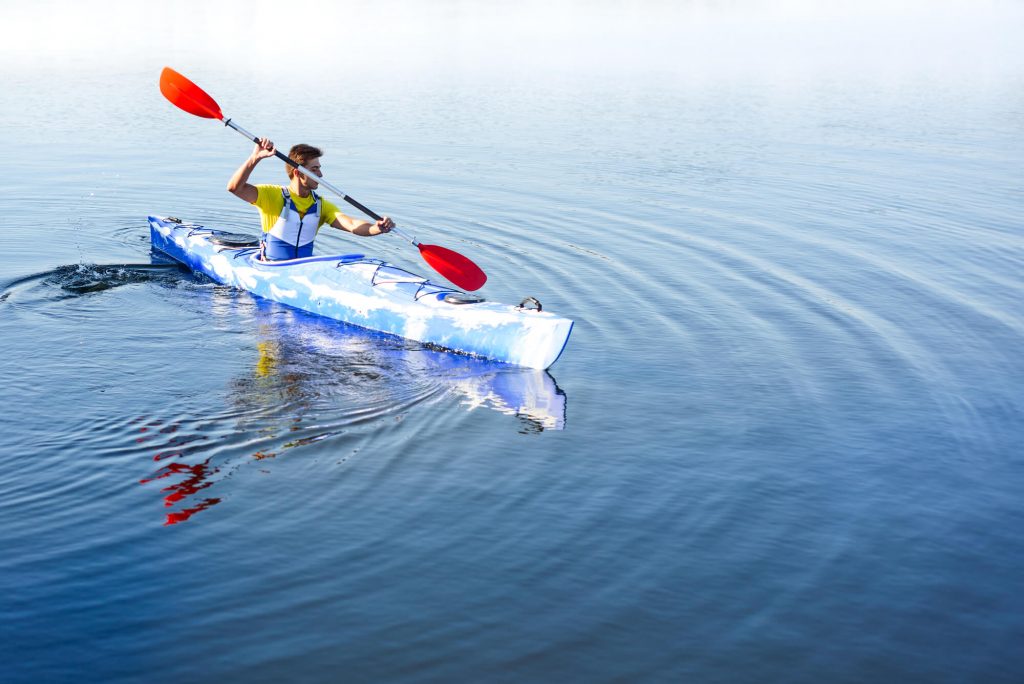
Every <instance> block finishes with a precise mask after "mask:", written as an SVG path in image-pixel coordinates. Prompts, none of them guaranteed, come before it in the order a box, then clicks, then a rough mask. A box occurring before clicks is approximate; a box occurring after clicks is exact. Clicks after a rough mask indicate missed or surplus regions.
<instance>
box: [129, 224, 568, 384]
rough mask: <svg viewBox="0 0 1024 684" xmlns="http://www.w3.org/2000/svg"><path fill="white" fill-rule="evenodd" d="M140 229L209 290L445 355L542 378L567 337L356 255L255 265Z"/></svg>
mask: <svg viewBox="0 0 1024 684" xmlns="http://www.w3.org/2000/svg"><path fill="white" fill-rule="evenodd" d="M149 225H150V239H151V241H152V245H153V249H155V250H157V251H159V252H162V253H163V254H165V255H167V256H169V257H171V258H172V259H174V260H175V261H178V262H180V263H181V264H183V265H185V266H187V267H188V268H189V269H191V270H192V271H195V272H197V273H202V274H204V275H206V276H208V277H210V278H211V279H213V280H214V281H216V282H218V283H221V284H224V285H230V286H233V287H236V288H239V289H242V290H247V291H248V292H251V293H253V294H255V295H257V296H259V297H263V298H266V299H271V300H273V301H276V302H280V303H282V304H287V305H288V306H292V307H295V308H297V309H301V310H303V311H308V312H310V313H314V314H318V315H320V316H325V317H327V318H332V319H334V320H338V321H343V322H345V323H349V324H351V325H357V326H360V327H363V328H367V329H369V330H376V331H379V332H383V333H388V334H391V335H397V336H399V337H404V338H406V339H410V340H415V341H418V342H423V343H426V344H431V345H436V346H438V347H442V348H444V349H447V350H450V351H455V352H461V353H465V354H473V355H475V356H481V357H484V358H488V359H493V360H495V361H501V362H504V363H510V364H513V365H516V366H523V367H526V368H537V369H544V368H548V367H549V366H551V365H552V364H553V363H554V362H555V361H556V360H557V359H558V357H559V356H560V355H561V353H562V350H563V349H564V348H565V345H566V343H567V342H568V340H569V335H570V333H571V332H572V327H573V322H572V321H571V320H569V319H567V318H562V317H560V316H556V315H554V314H552V313H550V312H547V311H537V310H534V309H526V308H521V307H517V306H513V305H509V304H498V303H495V302H488V301H477V302H473V301H472V300H474V299H476V298H475V297H472V296H470V297H467V296H466V295H465V293H463V292H461V291H459V290H456V289H454V288H452V287H449V286H446V285H442V284H438V283H432V282H430V281H429V280H426V279H425V278H422V277H421V276H418V275H416V274H414V273H411V272H409V271H407V270H405V269H402V268H400V267H398V266H394V265H392V264H389V263H387V262H384V261H382V260H380V259H374V258H367V257H364V256H363V255H361V254H346V255H334V256H312V257H306V258H303V259H293V260H289V261H274V262H263V261H260V260H259V259H258V255H259V252H258V250H257V249H256V248H254V247H251V246H244V247H235V246H225V245H224V244H217V243H216V240H217V239H218V238H219V237H221V236H226V235H228V233H227V231H220V230H215V229H210V228H206V227H204V226H201V225H197V224H191V223H179V222H177V221H176V220H169V219H167V218H164V217H158V216H150V217H149ZM223 242H226V243H227V244H228V245H231V243H230V241H227V240H223ZM460 300H461V301H467V300H469V303H457V302H459V301H460Z"/></svg>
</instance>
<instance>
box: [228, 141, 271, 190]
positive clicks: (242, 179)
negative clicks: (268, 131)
mask: <svg viewBox="0 0 1024 684" xmlns="http://www.w3.org/2000/svg"><path fill="white" fill-rule="evenodd" d="M273 156H274V143H272V142H270V141H269V140H267V139H266V138H260V141H259V142H258V143H256V148H255V149H254V150H253V151H252V154H250V155H249V158H248V159H246V160H245V161H244V162H242V165H241V166H239V167H238V170H237V171H235V175H233V176H231V180H229V181H228V192H230V193H231V194H232V195H234V196H235V197H240V198H242V199H244V200H245V201H246V202H248V203H249V204H255V203H256V198H257V197H259V194H260V193H259V190H257V189H256V186H255V185H253V184H252V183H250V182H249V174H251V173H252V170H253V169H255V168H256V165H257V164H259V163H260V160H262V159H266V158H267V157H273Z"/></svg>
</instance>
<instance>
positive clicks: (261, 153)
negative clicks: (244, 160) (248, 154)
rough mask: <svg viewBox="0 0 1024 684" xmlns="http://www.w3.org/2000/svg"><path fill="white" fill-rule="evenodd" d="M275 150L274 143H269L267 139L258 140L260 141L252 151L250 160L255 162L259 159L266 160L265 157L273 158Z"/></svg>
mask: <svg viewBox="0 0 1024 684" xmlns="http://www.w3.org/2000/svg"><path fill="white" fill-rule="evenodd" d="M275 152H277V150H276V149H275V148H274V143H272V142H270V140H268V139H267V138H260V141H259V142H258V143H256V148H255V149H254V150H253V151H252V158H253V159H254V160H255V161H259V160H260V159H266V158H267V157H273V156H274V153H275Z"/></svg>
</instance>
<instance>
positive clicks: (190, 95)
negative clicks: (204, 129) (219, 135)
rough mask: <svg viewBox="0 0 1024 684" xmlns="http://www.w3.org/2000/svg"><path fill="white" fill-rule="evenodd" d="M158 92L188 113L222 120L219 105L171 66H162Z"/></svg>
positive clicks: (222, 116)
mask: <svg viewBox="0 0 1024 684" xmlns="http://www.w3.org/2000/svg"><path fill="white" fill-rule="evenodd" d="M160 92H161V93H163V95H164V97H166V98H167V99H168V100H170V101H171V104H173V105H174V106H175V107H178V108H180V109H184V110H185V111H186V112H188V113H189V114H195V115H196V116H201V117H203V118H204V119H217V120H218V121H223V120H224V115H223V114H222V113H221V111H220V105H219V104H217V102H216V101H215V100H214V99H213V98H212V97H210V96H209V95H207V94H206V92H205V91H204V90H203V89H202V88H200V87H199V86H197V85H196V84H195V83H193V82H192V81H190V80H188V79H187V78H185V77H184V76H182V75H181V74H179V73H178V72H177V71H175V70H174V69H172V68H171V67H164V70H163V71H161V72H160Z"/></svg>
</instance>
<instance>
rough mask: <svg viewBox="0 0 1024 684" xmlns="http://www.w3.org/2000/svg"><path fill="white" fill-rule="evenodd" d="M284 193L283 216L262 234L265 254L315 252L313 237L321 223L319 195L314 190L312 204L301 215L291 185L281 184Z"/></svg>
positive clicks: (269, 256)
mask: <svg viewBox="0 0 1024 684" xmlns="http://www.w3.org/2000/svg"><path fill="white" fill-rule="evenodd" d="M310 192H312V191H310ZM281 195H282V196H283V197H284V207H283V208H282V209H281V216H280V217H278V219H277V223H275V224H274V226H273V227H272V228H271V229H270V231H269V232H267V233H264V234H263V250H264V251H263V255H264V258H265V259H268V260H271V261H279V260H282V259H301V258H302V257H308V256H313V239H314V238H316V231H317V228H319V227H320V212H321V210H322V201H321V199H320V197H319V196H318V195H317V194H316V193H315V192H314V193H313V205H312V206H311V207H310V208H309V211H307V212H306V215H305V216H300V215H299V210H298V209H297V208H296V207H295V202H293V201H292V196H291V193H289V192H288V188H281Z"/></svg>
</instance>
